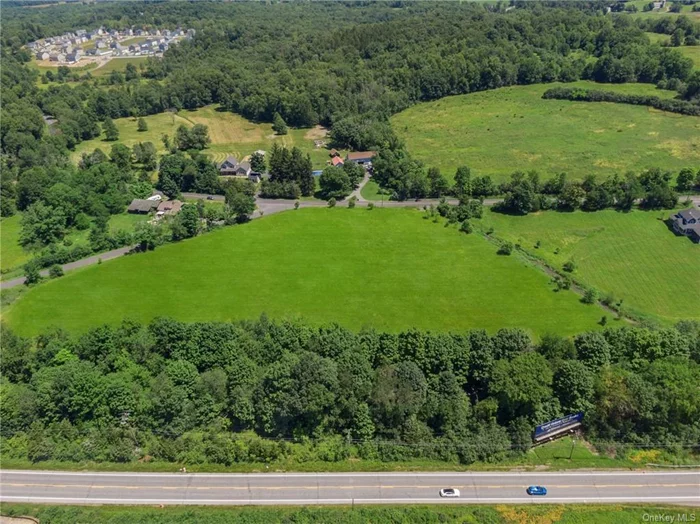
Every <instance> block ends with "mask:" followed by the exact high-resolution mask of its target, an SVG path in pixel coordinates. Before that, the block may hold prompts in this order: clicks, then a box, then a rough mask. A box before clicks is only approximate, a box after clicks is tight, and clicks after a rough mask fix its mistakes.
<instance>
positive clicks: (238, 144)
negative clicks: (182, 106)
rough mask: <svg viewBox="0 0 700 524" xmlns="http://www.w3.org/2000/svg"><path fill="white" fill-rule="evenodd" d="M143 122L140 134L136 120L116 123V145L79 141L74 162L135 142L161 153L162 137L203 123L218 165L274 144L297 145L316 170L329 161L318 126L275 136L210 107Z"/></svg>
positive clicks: (266, 126)
mask: <svg viewBox="0 0 700 524" xmlns="http://www.w3.org/2000/svg"><path fill="white" fill-rule="evenodd" d="M105 67H106V66H105ZM144 120H146V123H147V124H148V131H143V132H139V131H137V119H136V118H119V119H117V120H115V121H114V123H115V124H116V126H117V129H118V130H119V140H118V142H107V141H105V140H104V138H103V137H100V138H96V139H93V140H88V141H86V142H82V143H80V144H78V146H77V147H76V149H75V153H74V154H73V159H74V160H77V159H79V158H80V154H81V153H82V152H84V151H92V150H94V149H96V148H98V147H99V148H100V149H102V150H103V151H104V152H105V153H109V149H110V148H111V147H112V144H114V143H122V144H124V145H126V146H129V147H133V146H134V144H136V143H137V142H153V144H154V145H155V146H156V148H157V149H158V151H159V152H160V153H164V152H165V148H164V147H163V142H162V140H161V137H162V136H163V135H165V134H167V135H169V136H170V137H174V136H175V132H176V131H177V128H178V127H180V126H181V125H185V126H188V127H191V126H194V125H195V124H204V125H206V126H207V127H208V128H209V137H210V138H211V145H210V147H209V148H208V149H206V150H205V151H204V152H205V153H206V154H208V155H209V156H210V157H211V158H212V159H213V160H215V161H217V162H220V161H222V160H224V159H225V158H226V157H227V156H228V155H233V156H235V157H236V158H238V160H242V159H243V158H244V157H246V156H248V155H250V154H251V153H252V152H253V151H256V150H258V149H262V150H265V151H267V150H269V149H270V147H272V144H273V143H274V142H276V143H278V144H280V145H284V146H287V147H293V146H296V147H299V148H300V149H301V150H302V151H303V152H304V153H309V154H310V155H311V160H312V162H313V164H314V168H315V169H316V168H318V169H321V168H323V167H324V166H325V165H326V161H327V160H328V159H329V156H328V150H326V149H324V148H317V147H315V145H314V140H315V139H322V138H323V137H324V135H325V130H324V129H323V128H321V127H320V126H319V127H316V128H311V129H292V128H290V129H289V133H288V134H287V135H282V136H278V135H275V133H274V131H273V130H272V124H268V123H263V124H257V123H254V122H251V121H250V120H247V119H245V118H243V117H242V116H239V115H236V114H234V113H230V112H227V111H219V110H218V108H217V107H216V106H213V105H211V106H205V107H202V108H200V109H197V110H195V111H186V110H183V111H178V112H177V113H160V114H157V115H150V116H146V117H144Z"/></svg>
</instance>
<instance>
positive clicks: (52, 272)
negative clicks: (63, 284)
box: [49, 264, 63, 278]
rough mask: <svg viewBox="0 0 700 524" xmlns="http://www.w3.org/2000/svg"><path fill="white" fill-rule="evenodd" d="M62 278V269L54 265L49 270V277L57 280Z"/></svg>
mask: <svg viewBox="0 0 700 524" xmlns="http://www.w3.org/2000/svg"><path fill="white" fill-rule="evenodd" d="M62 276H63V268H62V267H61V266H60V265H59V264H54V265H53V266H51V267H50V268H49V277H50V278H58V277H62Z"/></svg>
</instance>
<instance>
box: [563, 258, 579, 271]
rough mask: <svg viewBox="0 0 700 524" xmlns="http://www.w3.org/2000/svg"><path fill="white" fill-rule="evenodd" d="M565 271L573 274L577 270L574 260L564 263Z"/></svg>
mask: <svg viewBox="0 0 700 524" xmlns="http://www.w3.org/2000/svg"><path fill="white" fill-rule="evenodd" d="M563 269H564V271H566V272H567V273H573V272H574V270H575V269H576V263H575V262H574V261H573V260H568V261H566V262H565V263H564V266H563Z"/></svg>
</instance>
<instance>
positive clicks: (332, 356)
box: [0, 316, 700, 465]
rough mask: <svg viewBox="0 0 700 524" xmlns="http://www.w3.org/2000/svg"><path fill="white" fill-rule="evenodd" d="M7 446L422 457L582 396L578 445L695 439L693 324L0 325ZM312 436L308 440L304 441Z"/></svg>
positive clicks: (503, 446)
mask: <svg viewBox="0 0 700 524" xmlns="http://www.w3.org/2000/svg"><path fill="white" fill-rule="evenodd" d="M2 344H3V359H2V362H1V363H0V371H1V372H2V376H3V382H2V384H0V393H1V394H2V398H1V400H2V402H1V403H0V415H1V416H2V421H3V424H2V429H1V430H0V431H1V432H2V437H3V438H2V456H3V458H5V459H10V458H18V459H25V460H26V459H28V460H31V461H33V462H41V461H45V460H61V461H82V460H100V461H114V462H127V461H134V460H137V459H142V458H143V457H146V456H148V457H150V458H151V459H154V460H159V461H177V462H182V463H187V464H193V463H194V464H196V463H219V464H226V465H230V464H233V463H239V462H267V461H274V460H276V459H279V458H282V457H285V456H287V455H288V454H289V453H291V452H292V449H293V446H292V442H296V443H304V442H306V443H307V444H308V446H307V447H306V448H304V449H306V455H305V456H304V455H301V456H299V457H298V458H299V460H302V461H303V460H327V461H337V460H343V459H345V458H347V457H348V456H349V455H350V454H351V453H354V454H358V456H360V457H362V458H367V459H373V460H383V461H396V460H408V459H411V458H430V459H437V460H446V461H452V462H459V463H463V464H469V463H471V462H474V461H477V460H486V461H491V460H497V459H499V458H501V457H504V456H506V455H507V454H510V453H519V452H522V451H524V450H526V449H528V448H529V446H530V445H531V432H532V430H533V427H534V425H535V424H538V423H542V422H544V421H547V420H551V419H553V418H556V417H558V416H560V415H562V414H568V413H573V412H577V411H583V412H584V413H585V430H586V433H587V436H588V438H590V439H591V440H592V441H593V442H622V443H631V444H634V445H636V446H639V447H645V446H655V447H671V448H674V449H681V448H683V447H688V446H689V445H691V446H697V443H698V442H700V416H699V415H700V396H699V393H698V390H697V388H693V387H689V386H690V385H692V384H698V383H700V324H698V323H697V322H681V323H679V324H678V325H677V326H676V327H675V328H664V329H658V330H653V329H648V328H641V327H610V328H607V329H605V330H603V331H594V332H586V333H581V334H580V335H577V336H575V337H573V339H565V338H559V337H555V336H545V337H543V338H542V340H540V341H539V342H535V341H533V340H532V339H531V338H530V337H529V336H528V334H527V333H526V332H524V331H522V330H520V329H512V328H511V329H501V330H499V331H498V332H496V333H495V334H493V335H489V334H487V333H486V332H485V331H481V330H474V331H469V332H462V333H431V332H423V331H418V330H409V331H405V332H401V333H398V334H395V333H385V332H378V331H374V330H363V331H361V332H359V333H356V332H352V331H349V330H347V329H344V328H343V327H340V326H338V325H326V326H322V327H313V326H311V325H308V324H305V323H303V322H301V321H280V322H277V321H271V320H269V319H267V318H266V317H265V316H263V317H261V318H260V319H259V320H257V321H245V322H238V323H182V322H178V321H175V320H172V319H167V318H159V319H155V320H153V321H152V322H151V323H150V324H149V325H147V326H144V325H140V324H137V323H134V322H130V321H124V322H123V323H122V324H121V325H119V326H115V327H109V326H102V327H99V328H96V329H93V330H91V331H89V332H87V333H85V334H82V335H79V336H71V335H69V334H67V333H65V332H63V331H61V330H54V331H48V332H45V333H43V334H42V335H40V336H38V337H36V338H35V339H33V340H30V339H25V338H21V337H18V336H16V335H14V334H13V333H12V332H10V331H9V330H7V329H3V332H2ZM312 443H313V444H312Z"/></svg>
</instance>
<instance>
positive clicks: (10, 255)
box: [0, 214, 32, 272]
mask: <svg viewBox="0 0 700 524" xmlns="http://www.w3.org/2000/svg"><path fill="white" fill-rule="evenodd" d="M20 221H21V216H20V215H19V214H17V215H14V216H11V217H7V218H3V219H2V220H0V269H2V271H3V272H6V271H9V270H11V269H12V268H15V267H18V266H21V265H22V264H24V263H25V262H28V261H29V259H30V258H31V257H32V255H31V253H29V252H28V251H25V250H24V249H23V248H22V246H21V245H20V244H19V234H20V231H21V229H22V228H21V224H20Z"/></svg>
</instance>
